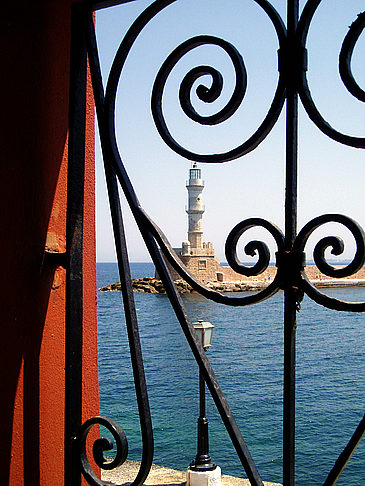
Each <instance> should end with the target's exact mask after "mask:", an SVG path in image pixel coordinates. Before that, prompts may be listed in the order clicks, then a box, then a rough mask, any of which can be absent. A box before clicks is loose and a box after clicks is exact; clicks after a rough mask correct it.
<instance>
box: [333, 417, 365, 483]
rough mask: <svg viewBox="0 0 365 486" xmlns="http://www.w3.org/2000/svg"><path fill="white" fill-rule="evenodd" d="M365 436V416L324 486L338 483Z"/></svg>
mask: <svg viewBox="0 0 365 486" xmlns="http://www.w3.org/2000/svg"><path fill="white" fill-rule="evenodd" d="M364 435H365V415H364V416H363V418H362V419H361V420H360V423H359V425H358V426H357V427H356V430H355V432H354V433H353V435H352V437H351V439H350V440H349V442H348V443H347V445H346V447H345V448H344V450H343V451H342V452H341V454H340V455H339V456H338V459H337V461H336V462H335V464H334V466H333V468H332V469H331V471H330V473H329V475H328V476H327V479H326V481H325V482H324V483H323V486H333V485H334V484H335V483H336V482H337V480H338V478H339V477H340V476H341V474H342V471H343V470H344V469H345V467H346V465H347V463H348V462H349V460H350V459H351V456H352V454H353V453H354V452H355V450H356V448H357V446H358V445H359V444H360V442H361V440H362V438H363V437H364Z"/></svg>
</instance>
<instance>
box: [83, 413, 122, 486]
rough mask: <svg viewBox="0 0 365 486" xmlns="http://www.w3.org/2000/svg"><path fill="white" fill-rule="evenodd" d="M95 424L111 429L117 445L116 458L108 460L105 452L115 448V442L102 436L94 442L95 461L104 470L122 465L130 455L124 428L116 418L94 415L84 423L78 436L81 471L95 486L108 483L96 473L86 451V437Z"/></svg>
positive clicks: (102, 485)
mask: <svg viewBox="0 0 365 486" xmlns="http://www.w3.org/2000/svg"><path fill="white" fill-rule="evenodd" d="M95 425H99V426H100V425H101V426H103V427H105V428H106V429H108V430H109V432H110V433H111V434H112V435H113V437H114V440H115V445H116V450H117V453H116V456H115V458H114V459H113V460H112V461H110V462H108V460H107V459H105V457H104V452H106V451H110V450H112V449H113V442H112V441H111V440H110V439H106V438H101V439H96V441H95V442H94V443H93V457H94V461H95V463H96V464H97V465H98V466H99V467H100V468H102V469H104V470H111V469H114V468H116V467H118V466H120V465H122V464H123V463H124V462H125V460H126V459H127V455H128V441H127V438H126V435H125V433H124V430H123V429H122V428H121V427H120V426H119V425H118V424H117V422H115V421H114V420H112V419H110V418H108V417H93V418H91V419H89V420H87V421H86V422H85V423H84V424H82V426H81V428H80V431H79V436H78V438H77V439H78V446H79V453H80V459H81V471H82V474H83V476H84V478H85V479H86V480H87V481H88V483H89V484H91V485H93V486H104V485H105V484H106V483H105V482H103V481H101V480H100V479H99V478H98V477H97V476H96V474H95V473H94V471H93V469H92V467H91V465H90V462H89V459H88V457H87V453H86V439H87V436H88V434H89V432H90V430H91V429H92V428H93V427H94V426H95Z"/></svg>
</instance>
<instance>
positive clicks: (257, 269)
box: [225, 218, 284, 277]
mask: <svg viewBox="0 0 365 486" xmlns="http://www.w3.org/2000/svg"><path fill="white" fill-rule="evenodd" d="M258 226H259V227H262V228H265V229H266V230H268V231H269V233H271V235H272V236H273V237H274V239H275V241H276V244H277V246H278V251H281V250H283V248H284V236H283V234H282V232H281V231H280V229H279V228H278V227H277V226H275V225H274V224H273V223H270V222H269V221H266V220H265V219H261V218H250V219H246V220H245V221H241V222H240V223H238V224H237V225H236V226H235V227H234V228H233V229H232V231H231V232H230V233H229V235H228V238H227V241H226V246H225V253H226V258H227V262H228V264H229V265H230V266H231V268H232V269H233V270H234V271H235V272H237V273H240V274H241V275H245V276H246V277H250V276H254V275H259V274H260V273H262V272H264V271H265V270H266V269H267V267H268V266H269V263H270V251H269V249H268V247H267V245H266V244H265V243H264V242H263V241H257V240H253V241H250V242H249V243H248V244H247V245H246V246H245V248H244V250H245V253H246V255H249V256H252V257H254V256H256V254H258V261H257V262H256V264H255V265H253V266H250V267H247V266H245V265H242V263H240V261H239V259H238V257H237V243H238V240H239V239H240V237H241V236H242V235H243V233H245V232H246V231H247V230H249V229H251V228H254V227H258Z"/></svg>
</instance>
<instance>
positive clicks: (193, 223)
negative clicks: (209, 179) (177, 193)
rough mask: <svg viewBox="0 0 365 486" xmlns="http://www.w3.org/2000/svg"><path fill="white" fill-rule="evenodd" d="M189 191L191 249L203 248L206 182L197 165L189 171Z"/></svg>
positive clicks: (188, 209) (187, 184)
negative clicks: (204, 191) (204, 190)
mask: <svg viewBox="0 0 365 486" xmlns="http://www.w3.org/2000/svg"><path fill="white" fill-rule="evenodd" d="M186 188H187V190H188V206H187V209H186V212H187V213H188V240H189V243H190V248H203V214H204V206H203V189H204V182H203V180H202V178H201V170H200V169H198V166H197V163H196V162H194V164H193V167H192V168H191V169H190V170H189V180H188V181H187V183H186Z"/></svg>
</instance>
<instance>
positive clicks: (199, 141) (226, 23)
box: [96, 0, 365, 261]
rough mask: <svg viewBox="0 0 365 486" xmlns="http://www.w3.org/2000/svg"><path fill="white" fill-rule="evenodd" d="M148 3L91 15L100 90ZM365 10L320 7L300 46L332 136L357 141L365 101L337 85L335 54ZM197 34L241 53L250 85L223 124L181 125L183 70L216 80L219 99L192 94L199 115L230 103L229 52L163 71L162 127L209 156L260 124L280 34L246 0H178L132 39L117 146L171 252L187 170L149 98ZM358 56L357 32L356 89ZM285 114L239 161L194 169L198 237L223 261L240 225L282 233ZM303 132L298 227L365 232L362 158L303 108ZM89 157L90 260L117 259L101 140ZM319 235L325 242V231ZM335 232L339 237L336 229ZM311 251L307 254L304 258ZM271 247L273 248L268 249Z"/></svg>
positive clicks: (364, 121) (361, 74) (354, 4)
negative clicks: (265, 223)
mask: <svg viewBox="0 0 365 486" xmlns="http://www.w3.org/2000/svg"><path fill="white" fill-rule="evenodd" d="M150 3H151V2H150V1H145V0H136V1H134V2H131V3H128V4H124V5H121V6H118V7H113V8H109V9H105V10H102V11H99V12H98V13H97V18H96V21H97V38H98V44H99V51H100V57H101V63H102V72H103V79H104V83H106V79H107V76H108V72H109V69H110V65H111V62H112V60H113V57H114V55H115V52H116V49H117V48H118V46H119V43H120V41H121V39H122V38H123V35H124V33H125V32H126V29H127V27H128V26H129V25H130V24H131V22H132V21H133V20H134V19H135V18H136V16H137V15H138V13H139V12H140V11H142V10H143V9H144V8H145V7H146V6H147V5H149V4H150ZM271 3H272V4H273V5H274V6H275V8H276V9H277V10H278V12H279V13H280V15H281V16H282V18H283V19H284V21H285V23H286V8H285V4H286V2H285V1H284V0H280V1H279V0H276V1H275V0H273V1H272V2H271ZM304 3H305V2H302V6H303V5H304ZM362 10H364V1H363V0H348V1H344V0H323V2H322V4H321V5H320V7H319V8H318V11H317V13H316V14H315V17H314V19H313V22H312V26H311V28H310V31H309V36H308V45H307V47H308V61H309V62H308V64H309V70H308V79H309V85H310V90H311V92H312V97H313V99H314V100H315V102H316V104H317V107H318V108H319V109H320V111H321V113H322V115H323V116H324V118H325V119H326V120H327V121H329V122H330V123H331V124H332V126H333V127H334V128H336V129H338V130H340V131H343V132H344V133H346V134H349V135H356V136H364V135H365V133H364V132H365V110H364V104H363V103H361V102H360V101H357V100H356V99H355V98H353V97H352V95H350V94H349V93H348V92H347V90H346V88H345V87H344V86H343V84H342V82H341V80H340V77H339V73H338V55H339V52H340V48H341V44H342V41H343V39H344V36H345V35H346V33H347V31H348V26H349V25H351V23H352V22H353V21H354V20H355V19H356V17H357V14H358V13H360V12H361V11H362ZM201 34H210V35H214V36H217V37H221V38H223V39H224V40H226V41H228V42H230V43H232V44H233V45H234V46H235V47H236V49H238V51H239V52H240V53H241V55H242V57H243V59H244V62H245V66H246V70H247V76H248V87H247V92H246V96H245V98H244V100H243V103H242V105H241V107H240V108H239V109H238V111H237V112H236V113H235V114H234V115H233V116H232V117H231V118H230V119H229V120H227V121H226V122H224V123H222V124H220V125H217V126H215V127H202V126H201V125H199V124H197V123H195V122H193V121H191V120H189V119H188V118H187V117H186V116H185V114H184V113H183V112H182V110H181V108H180V105H179V101H178V92H179V86H180V82H181V80H182V79H183V77H184V76H185V74H187V72H188V71H189V70H190V69H191V68H193V67H195V66H198V65H211V66H213V67H215V68H216V69H218V70H220V72H221V73H222V75H223V80H224V89H223V93H222V96H221V97H220V98H219V100H217V101H216V102H215V103H213V104H211V105H209V106H206V105H205V104H204V103H202V102H201V101H199V100H198V99H197V98H195V99H194V97H193V103H194V106H195V109H196V110H197V111H198V112H199V113H201V114H210V113H215V112H216V111H218V110H219V109H220V108H221V107H222V106H223V105H224V102H225V101H226V100H227V99H229V96H230V94H231V92H232V88H233V71H232V66H231V64H230V61H229V59H227V55H225V54H224V53H223V51H222V50H220V49H219V48H217V47H214V46H208V47H200V48H198V49H195V51H194V52H191V53H189V54H187V55H186V56H185V57H184V59H182V60H181V61H180V62H179V63H178V65H177V66H176V68H175V69H174V70H173V72H172V73H171V76H170V77H169V79H168V83H167V86H166V92H165V95H164V113H165V115H166V120H167V123H168V126H169V128H170V131H171V132H172V134H173V136H174V137H175V138H176V139H177V140H178V141H179V143H180V144H182V145H184V146H185V147H186V148H188V149H190V150H193V151H196V152H199V153H214V152H224V151H226V150H227V149H230V148H234V147H236V146H238V145H240V144H241V143H242V142H243V141H244V140H245V139H247V138H248V137H249V136H250V135H251V134H252V133H253V132H254V131H255V130H256V129H257V127H258V126H259V124H260V123H261V121H262V120H263V118H264V117H265V115H266V112H267V110H268V109H269V107H270V104H271V100H272V98H273V95H274V92H275V89H276V83H277V79H278V73H277V49H278V41H277V38H276V34H275V31H274V28H273V26H272V24H271V21H270V20H269V18H268V17H267V15H266V14H265V13H264V11H263V10H262V9H261V7H259V6H258V5H257V4H256V3H255V2H254V1H253V0H224V1H222V0H221V1H218V0H177V1H176V2H175V3H174V4H172V5H170V6H169V7H167V8H166V9H165V10H164V11H163V12H161V13H160V14H159V15H158V16H157V17H156V18H155V19H154V20H152V21H151V22H150V24H149V25H148V26H147V27H146V28H145V30H144V31H143V32H142V33H141V35H140V37H139V38H138V39H137V41H136V43H135V45H134V46H133V48H132V50H131V52H130V55H129V57H128V60H127V63H126V66H125V69H124V71H123V72H122V76H121V79H120V83H119V90H118V99H117V109H116V126H117V139H118V145H119V150H120V153H121V157H122V159H123V162H124V163H125V166H126V169H127V172H128V173H129V176H130V178H131V180H132V183H133V184H134V187H135V190H136V192H137V195H138V197H139V199H140V201H141V203H142V206H143V207H144V209H145V210H146V211H147V213H148V214H149V215H150V216H151V217H152V218H153V219H154V221H155V222H156V223H157V224H158V225H159V226H160V228H161V229H162V230H163V232H164V233H165V234H166V236H167V237H168V238H169V240H170V243H171V244H172V246H180V245H181V241H183V240H186V239H187V215H186V213H185V205H186V204H187V191H186V187H185V182H186V179H187V177H188V170H189V168H190V167H191V162H189V161H188V160H185V159H183V158H182V157H180V156H179V155H177V154H175V152H173V151H172V150H171V149H170V148H169V147H167V146H166V145H165V143H164V142H163V140H162V139H161V138H160V136H159V135H158V132H157V130H156V127H155V125H154V122H153V119H152V116H151V112H150V98H151V90H152V86H153V83H154V80H155V77H156V74H157V72H158V70H159V68H160V66H161V64H162V62H163V61H164V60H165V59H166V57H167V56H168V55H169V54H170V52H171V51H172V50H173V49H174V48H175V47H177V46H178V45H179V44H180V43H181V42H183V41H185V40H187V39H188V38H190V37H193V36H195V35H201ZM364 60H365V33H364V32H363V34H362V35H361V37H360V39H359V41H358V43H357V45H356V48H355V50H354V56H353V63H352V70H353V73H354V75H355V77H356V80H357V82H358V84H359V85H360V86H361V87H362V88H363V89H364V88H365V62H364ZM203 81H205V82H206V83H207V85H208V86H209V82H210V80H209V78H208V77H205V79H200V80H199V83H198V82H197V83H196V84H201V83H202V82H203ZM284 114H285V111H283V113H282V115H281V117H280V119H279V120H278V122H277V124H276V125H275V127H274V128H273V130H272V131H271V133H270V134H269V136H268V137H267V138H266V139H265V140H264V142H262V143H261V144H260V145H259V147H258V148H256V150H254V151H253V152H251V153H249V154H248V155H246V156H245V157H242V158H240V159H237V160H234V161H231V162H226V163H224V164H199V167H200V168H201V169H202V173H203V179H204V180H205V190H204V203H205V208H206V211H205V214H204V217H203V228H204V239H205V241H212V242H213V244H214V247H215V250H216V254H217V256H218V258H220V259H221V260H223V259H224V243H225V240H226V238H227V235H228V233H229V231H230V230H231V229H232V228H233V227H234V226H235V225H236V224H237V223H238V222H240V221H241V220H243V219H246V218H249V217H262V218H265V219H267V220H269V221H272V222H273V223H275V224H276V225H278V226H279V227H280V228H281V229H282V230H283V229H284V197H285V180H284V171H285V151H284V144H285V118H284ZM299 133H300V136H299V176H298V181H299V189H298V231H299V230H300V229H301V228H302V226H303V225H304V224H306V223H307V222H308V221H309V220H311V219H312V218H313V217H315V216H318V215H321V214H324V213H337V212H339V213H342V214H345V215H348V216H351V217H352V218H354V219H355V220H357V221H358V222H359V223H360V224H361V225H362V226H363V228H365V208H364V193H365V189H364V188H365V152H364V150H359V149H354V148H349V147H346V146H344V145H341V144H339V143H337V142H334V141H332V140H331V139H329V138H328V137H327V136H325V135H324V134H322V132H320V131H319V130H318V128H317V127H316V126H315V125H314V124H313V123H312V122H311V121H310V120H309V118H308V116H307V114H306V113H305V111H304V110H303V108H302V107H301V105H300V113H299ZM96 158H97V260H98V261H115V253H114V243H113V236H112V230H111V223H110V216H109V208H108V201H107V196H106V191H105V183H104V175H103V169H102V161H101V153H100V148H99V142H98V140H97V144H96ZM122 207H123V211H124V214H125V219H126V232H127V239H128V251H129V255H130V260H131V261H149V260H150V259H149V256H148V253H147V251H146V249H145V247H144V244H143V241H142V240H141V238H140V236H139V235H138V230H137V229H136V227H135V225H134V223H133V220H132V217H131V215H130V214H129V212H128V208H127V207H126V203H125V201H124V200H123V197H122ZM330 229H331V230H334V228H333V227H331V228H330ZM320 234H321V235H322V234H323V233H322V232H320ZM326 234H330V233H329V229H327V231H326ZM334 234H336V235H344V233H343V231H341V230H340V229H338V228H337V229H336V232H335V233H334ZM259 236H260V233H259V232H254V231H253V233H252V237H251V238H257V237H259ZM265 241H267V242H268V243H269V244H270V238H267V237H265ZM316 241H318V237H317V239H316ZM346 242H347V245H346V253H345V257H346V258H350V257H351V251H352V248H353V245H352V244H351V238H349V237H346ZM270 245H271V244H270ZM310 246H311V245H309V247H308V252H307V255H308V258H311V254H310V251H309V249H310ZM271 247H272V249H273V251H275V247H274V246H273V245H271ZM242 258H243V257H242ZM243 259H245V260H247V257H245V258H243Z"/></svg>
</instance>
